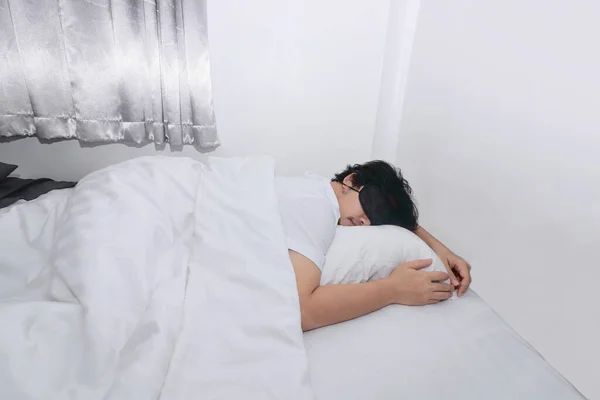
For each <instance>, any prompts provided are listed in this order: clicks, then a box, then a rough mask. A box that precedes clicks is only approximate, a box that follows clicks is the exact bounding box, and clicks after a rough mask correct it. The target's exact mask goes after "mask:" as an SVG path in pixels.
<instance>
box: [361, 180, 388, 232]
mask: <svg viewBox="0 0 600 400" xmlns="http://www.w3.org/2000/svg"><path fill="white" fill-rule="evenodd" d="M358 200H359V201H360V205H361V206H362V208H363V210H364V211H365V214H366V215H367V218H369V221H371V225H373V226H376V225H395V224H396V222H397V221H396V220H397V217H396V213H395V208H396V207H395V201H394V199H393V198H392V197H391V196H389V195H388V194H387V193H385V191H384V190H382V189H380V188H379V187H378V186H372V185H365V186H363V188H362V189H361V190H360V192H359V193H358Z"/></svg>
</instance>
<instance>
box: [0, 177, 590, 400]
mask: <svg viewBox="0 0 600 400" xmlns="http://www.w3.org/2000/svg"><path fill="white" fill-rule="evenodd" d="M70 192H71V189H65V190H59V191H53V192H50V193H48V194H46V195H43V196H41V197H40V198H38V199H37V200H35V201H34V203H32V204H35V207H31V206H29V207H27V213H21V212H11V213H9V212H8V211H9V210H10V209H11V208H12V207H15V205H13V206H11V207H9V208H6V209H2V210H0V237H1V238H2V240H3V241H9V242H10V241H14V243H15V244H17V243H23V239H24V238H25V237H37V239H36V242H35V246H34V247H33V248H32V247H28V248H27V249H25V248H23V249H19V248H14V252H11V253H10V254H6V253H5V254H0V267H1V266H2V264H3V263H9V264H10V262H9V261H10V260H9V258H10V257H11V254H21V256H20V257H21V259H22V254H23V253H27V254H28V257H29V259H28V260H26V262H25V263H24V264H23V269H22V270H21V271H19V274H21V276H18V277H16V276H11V277H6V276H3V275H2V274H3V271H2V269H1V268H0V296H1V295H3V294H6V290H8V288H3V287H2V282H3V281H12V282H15V281H22V282H23V284H25V283H26V282H27V281H28V280H29V279H31V276H32V275H34V274H35V273H36V271H37V267H36V264H38V263H39V262H40V258H39V257H42V255H43V254H45V253H46V252H47V247H48V246H49V245H50V243H51V240H52V237H51V236H52V229H48V224H50V225H52V224H54V223H55V221H54V219H55V218H56V217H57V215H60V209H61V208H62V207H64V205H65V203H66V201H67V199H68V197H69V194H70ZM42 231H43V232H45V233H44V234H43V235H39V233H40V232H42ZM7 278H9V279H7ZM304 342H305V347H306V351H307V355H308V361H309V366H310V375H311V380H312V385H313V388H314V392H315V394H316V397H317V399H320V400H338V399H340V400H353V399H356V400H366V399H377V400H386V399H390V400H391V399H411V400H419V399H427V400H429V399H431V400H434V399H436V400H437V399H447V400H451V399H457V400H458V399H461V400H465V399H473V400H481V399H485V400H495V399H498V400H500V399H502V400H506V399H510V400H516V399H527V400H553V399H555V400H570V399H573V400H575V399H583V398H584V397H583V396H582V395H581V394H580V393H578V391H577V390H576V389H575V388H574V387H573V386H572V385H571V384H570V383H569V382H568V381H567V380H566V379H564V378H563V377H562V376H561V375H560V374H559V373H558V372H557V371H556V370H555V369H554V368H552V367H551V366H550V365H549V364H548V363H547V362H546V361H545V360H544V359H543V357H541V356H540V354H538V353H537V352H536V350H535V349H534V348H532V347H531V346H530V345H529V344H528V343H527V342H526V341H525V340H523V339H522V338H521V337H520V336H519V335H518V334H517V333H516V332H514V331H513V330H512V329H511V328H510V327H509V326H508V325H507V324H506V323H505V322H504V321H503V320H502V319H501V318H500V317H499V316H498V315H497V314H496V313H495V312H494V311H493V310H492V309H491V308H490V307H489V306H487V305H486V304H485V302H484V301H483V300H482V299H481V298H480V297H479V296H478V295H477V294H476V293H475V292H473V291H472V290H471V291H469V292H467V294H466V295H465V296H464V297H462V298H460V299H458V300H457V301H454V302H445V303H441V304H438V305H435V306H426V307H404V306H390V307H386V308H384V309H382V310H380V311H378V312H375V313H372V314H369V315H367V316H364V317H362V318H359V319H356V320H352V321H348V322H345V323H342V324H337V325H334V326H330V327H326V328H321V329H318V330H315V331H311V332H308V333H305V335H304Z"/></svg>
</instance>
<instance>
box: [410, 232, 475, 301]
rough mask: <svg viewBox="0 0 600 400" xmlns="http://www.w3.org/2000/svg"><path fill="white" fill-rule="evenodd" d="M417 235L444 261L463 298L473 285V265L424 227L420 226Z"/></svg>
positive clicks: (451, 279) (453, 282)
mask: <svg viewBox="0 0 600 400" xmlns="http://www.w3.org/2000/svg"><path fill="white" fill-rule="evenodd" d="M415 233H416V234H417V236H418V237H420V238H421V240H423V241H424V242H425V243H427V245H428V246H429V247H431V249H432V250H433V251H434V252H435V254H437V255H438V257H439V258H440V259H441V260H442V262H443V263H444V265H445V266H446V270H447V271H448V274H449V276H450V281H451V282H452V284H453V285H454V286H455V287H458V295H459V296H462V295H463V294H464V293H465V292H466V291H467V289H468V288H469V285H470V284H471V265H469V263H468V262H466V261H465V260H464V259H463V258H461V257H459V256H457V255H456V254H454V253H453V252H452V251H451V250H450V249H449V248H447V247H446V246H444V244H443V243H442V242H440V241H439V240H437V239H436V238H435V237H434V236H433V235H432V234H431V233H429V232H427V231H426V230H425V228H423V227H422V226H418V227H417V230H416V231H415Z"/></svg>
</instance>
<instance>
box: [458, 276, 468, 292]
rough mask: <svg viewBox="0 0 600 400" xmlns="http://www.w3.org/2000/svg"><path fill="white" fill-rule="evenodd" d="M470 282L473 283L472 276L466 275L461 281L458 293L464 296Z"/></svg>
mask: <svg viewBox="0 0 600 400" xmlns="http://www.w3.org/2000/svg"><path fill="white" fill-rule="evenodd" d="M470 284H471V277H470V276H466V277H465V278H463V280H462V282H461V283H460V287H459V288H458V295H459V296H462V295H463V294H465V292H466V291H467V289H468V288H469V285H470Z"/></svg>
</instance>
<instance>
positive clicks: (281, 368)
mask: <svg viewBox="0 0 600 400" xmlns="http://www.w3.org/2000/svg"><path fill="white" fill-rule="evenodd" d="M257 189H259V190H257ZM241 199H243V200H241ZM53 200H56V201H55V202H53ZM0 229H1V230H0V232H1V233H2V241H1V242H0V257H1V258H0V261H1V262H2V264H1V277H2V285H1V286H0V290H1V291H0V326H2V329H1V330H0V383H1V384H0V398H2V399H14V400H20V399H27V400H30V399H43V400H55V399H56V400H58V399H85V400H96V399H119V400H120V399H124V400H125V399H128V400H129V399H156V398H160V399H162V400H179V399H182V400H183V399H189V398H191V397H197V396H201V397H202V398H204V399H238V398H244V399H269V398H272V399H283V398H285V399H298V400H301V399H302V400H303V399H311V398H313V394H312V391H311V387H310V385H309V381H308V370H307V360H306V353H305V350H304V347H303V341H302V332H301V328H300V312H299V305H298V295H297V291H296V284H295V278H294V273H293V269H292V267H291V263H290V260H289V257H288V254H287V247H286V243H285V240H284V235H283V227H282V225H281V219H280V216H279V212H278V208H277V200H276V196H275V185H274V165H273V162H272V161H271V160H269V159H234V160H227V161H219V160H216V159H215V160H212V161H211V162H210V164H209V166H208V167H206V166H204V165H202V164H200V163H198V162H195V161H192V160H190V159H185V158H167V157H150V158H142V159H136V160H132V161H129V162H126V163H122V164H118V165H115V166H112V167H109V168H107V169H104V170H101V171H98V172H95V173H92V174H90V175H88V176H87V177H85V178H84V179H83V180H82V181H81V182H80V183H79V184H78V185H77V186H76V187H75V189H73V190H72V191H65V192H56V193H50V194H49V195H48V196H44V197H43V198H41V199H40V200H39V201H36V202H30V203H21V204H18V205H15V206H13V207H10V208H8V209H6V210H4V211H2V212H1V213H0Z"/></svg>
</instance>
